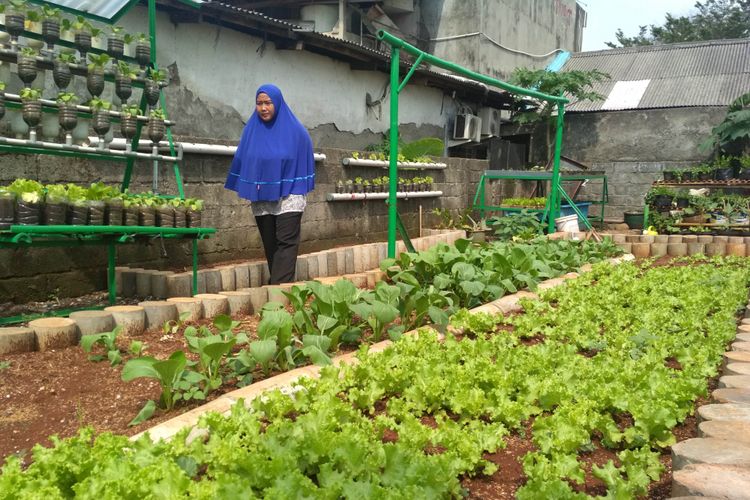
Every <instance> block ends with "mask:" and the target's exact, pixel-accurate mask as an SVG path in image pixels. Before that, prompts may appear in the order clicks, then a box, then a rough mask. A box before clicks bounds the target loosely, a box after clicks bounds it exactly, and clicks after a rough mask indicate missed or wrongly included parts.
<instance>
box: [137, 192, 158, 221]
mask: <svg viewBox="0 0 750 500" xmlns="http://www.w3.org/2000/svg"><path fill="white" fill-rule="evenodd" d="M155 206H156V200H155V199H154V196H153V193H146V194H142V195H141V196H140V197H139V200H138V225H139V226H154V225H156V210H155Z"/></svg>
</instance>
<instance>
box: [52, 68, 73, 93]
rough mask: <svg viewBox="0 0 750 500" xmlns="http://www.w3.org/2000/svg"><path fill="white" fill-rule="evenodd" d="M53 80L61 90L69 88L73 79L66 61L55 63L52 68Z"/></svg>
mask: <svg viewBox="0 0 750 500" xmlns="http://www.w3.org/2000/svg"><path fill="white" fill-rule="evenodd" d="M52 79H53V80H54V81H55V85H57V87H58V88H59V89H60V90H64V89H66V88H68V85H70V81H71V80H72V79H73V73H71V72H70V65H69V64H68V63H66V62H65V61H55V62H54V64H53V66H52Z"/></svg>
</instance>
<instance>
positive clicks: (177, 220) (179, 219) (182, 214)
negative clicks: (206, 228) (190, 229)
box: [0, 208, 187, 227]
mask: <svg viewBox="0 0 750 500" xmlns="http://www.w3.org/2000/svg"><path fill="white" fill-rule="evenodd" d="M0 222H1V221H0ZM174 227H187V210H186V209H184V208H175V209H174Z"/></svg>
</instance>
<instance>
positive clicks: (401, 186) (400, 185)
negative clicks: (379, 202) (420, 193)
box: [398, 177, 406, 192]
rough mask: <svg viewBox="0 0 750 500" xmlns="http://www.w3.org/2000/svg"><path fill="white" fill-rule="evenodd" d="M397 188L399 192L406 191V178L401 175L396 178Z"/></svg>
mask: <svg viewBox="0 0 750 500" xmlns="http://www.w3.org/2000/svg"><path fill="white" fill-rule="evenodd" d="M398 190H399V192H401V191H406V179H404V178H403V177H399V178H398Z"/></svg>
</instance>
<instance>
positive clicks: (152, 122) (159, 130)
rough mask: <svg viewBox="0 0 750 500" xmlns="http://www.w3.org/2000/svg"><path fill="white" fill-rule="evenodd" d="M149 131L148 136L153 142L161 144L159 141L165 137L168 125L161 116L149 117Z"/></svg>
mask: <svg viewBox="0 0 750 500" xmlns="http://www.w3.org/2000/svg"><path fill="white" fill-rule="evenodd" d="M146 131H147V133H148V138H149V139H151V142H153V143H154V145H156V144H159V141H161V140H162V139H163V138H164V133H165V132H166V126H165V125H164V120H162V119H161V118H154V117H153V116H152V117H149V119H148V128H147V129H146Z"/></svg>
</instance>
